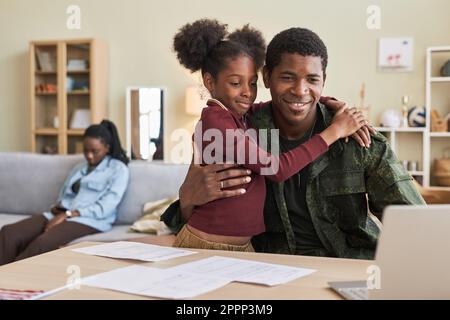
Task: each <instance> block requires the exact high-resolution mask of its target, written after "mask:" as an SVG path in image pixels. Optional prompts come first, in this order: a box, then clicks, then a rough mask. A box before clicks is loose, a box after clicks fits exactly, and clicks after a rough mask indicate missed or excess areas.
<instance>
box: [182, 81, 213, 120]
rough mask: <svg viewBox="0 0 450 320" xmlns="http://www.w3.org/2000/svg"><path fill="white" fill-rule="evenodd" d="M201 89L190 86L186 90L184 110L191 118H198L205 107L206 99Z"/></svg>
mask: <svg viewBox="0 0 450 320" xmlns="http://www.w3.org/2000/svg"><path fill="white" fill-rule="evenodd" d="M202 93H203V92H202V91H201V88H199V87H198V86H190V87H187V88H186V96H185V108H186V113H187V114H189V115H192V116H199V115H201V113H202V109H203V107H205V106H206V102H207V101H208V97H205V95H204V94H202Z"/></svg>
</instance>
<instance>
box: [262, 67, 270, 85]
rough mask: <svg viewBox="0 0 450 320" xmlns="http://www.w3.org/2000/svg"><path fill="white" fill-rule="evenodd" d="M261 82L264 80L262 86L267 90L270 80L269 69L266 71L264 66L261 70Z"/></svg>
mask: <svg viewBox="0 0 450 320" xmlns="http://www.w3.org/2000/svg"><path fill="white" fill-rule="evenodd" d="M262 73H263V80H264V86H265V87H266V88H267V89H269V79H270V72H269V69H267V67H266V66H264V68H263V70H262Z"/></svg>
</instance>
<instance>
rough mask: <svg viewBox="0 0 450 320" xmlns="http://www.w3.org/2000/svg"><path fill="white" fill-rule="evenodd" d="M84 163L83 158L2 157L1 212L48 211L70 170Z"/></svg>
mask: <svg viewBox="0 0 450 320" xmlns="http://www.w3.org/2000/svg"><path fill="white" fill-rule="evenodd" d="M82 159H83V156H82V155H75V156H60V155H42V154H32V153H0V212H5V213H15V214H36V213H42V212H44V211H48V210H49V208H50V206H51V205H52V204H54V203H55V201H56V200H57V198H58V194H59V189H60V188H61V187H62V185H63V183H64V180H65V179H66V177H67V175H68V174H69V172H70V170H71V169H72V168H73V167H74V166H75V164H77V163H78V162H80V161H82Z"/></svg>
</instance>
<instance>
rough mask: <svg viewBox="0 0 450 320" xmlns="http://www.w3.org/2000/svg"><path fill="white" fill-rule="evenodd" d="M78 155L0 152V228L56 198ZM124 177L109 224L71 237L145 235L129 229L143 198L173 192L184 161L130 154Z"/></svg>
mask: <svg viewBox="0 0 450 320" xmlns="http://www.w3.org/2000/svg"><path fill="white" fill-rule="evenodd" d="M81 161H83V156H82V155H43V154H33V153H4V152H3V153H2V152H0V228H1V227H2V226H4V225H6V224H10V223H14V222H17V221H19V220H22V219H24V218H26V217H28V216H29V215H32V214H39V213H42V212H45V211H48V210H49V208H50V207H51V206H52V204H54V203H55V202H56V200H57V197H58V194H59V190H60V188H61V187H62V185H63V183H64V181H65V179H66V177H67V175H68V174H69V172H70V170H71V169H72V168H73V167H74V166H75V165H76V164H77V163H79V162H81ZM128 167H129V170H130V180H129V185H128V189H127V191H126V193H125V195H124V197H123V199H122V201H121V203H120V205H119V208H118V217H117V220H116V222H115V223H114V225H113V228H112V230H110V231H108V232H105V233H98V234H94V235H89V236H86V237H82V238H79V239H76V240H75V241H73V242H72V243H76V242H81V241H99V242H109V241H120V240H130V239H133V238H139V237H143V236H146V234H143V233H130V232H129V228H130V226H131V225H132V224H133V223H134V222H135V221H136V220H137V219H139V217H140V216H141V214H142V209H143V206H144V204H145V203H147V202H151V201H156V200H160V199H165V198H169V197H173V196H176V195H177V194H178V189H179V187H180V185H181V183H182V182H183V180H184V177H185V176H186V172H187V169H188V165H177V164H167V163H163V162H158V161H153V162H148V161H141V160H133V161H130V163H129V164H128Z"/></svg>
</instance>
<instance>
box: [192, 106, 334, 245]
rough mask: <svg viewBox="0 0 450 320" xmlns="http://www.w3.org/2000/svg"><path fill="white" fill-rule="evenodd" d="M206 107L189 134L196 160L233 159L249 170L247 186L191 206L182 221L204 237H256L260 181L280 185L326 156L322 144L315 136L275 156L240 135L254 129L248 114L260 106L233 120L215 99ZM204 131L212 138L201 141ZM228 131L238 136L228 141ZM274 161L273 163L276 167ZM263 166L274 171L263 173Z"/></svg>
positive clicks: (259, 219)
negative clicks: (212, 137) (184, 219)
mask: <svg viewBox="0 0 450 320" xmlns="http://www.w3.org/2000/svg"><path fill="white" fill-rule="evenodd" d="M207 105H208V106H207V107H206V108H204V109H203V111H202V114H201V118H200V121H199V123H198V124H197V127H196V133H195V134H194V144H195V145H196V146H197V151H199V152H200V154H201V155H202V158H201V159H200V161H201V162H202V163H203V164H210V163H211V161H212V162H215V163H218V162H221V163H225V162H226V160H227V159H228V160H229V159H230V158H231V159H234V160H235V161H234V162H237V163H240V164H241V165H242V166H243V167H245V168H247V169H250V170H251V171H252V173H251V175H250V177H251V182H250V183H249V184H248V186H247V191H246V193H244V194H242V195H239V196H235V197H230V198H225V199H219V200H215V201H212V202H209V203H207V204H204V205H201V206H197V207H195V208H194V210H193V214H192V216H191V217H190V219H189V222H188V223H189V225H191V226H193V227H194V228H197V229H199V230H201V231H203V232H206V233H209V234H216V235H224V236H253V235H257V234H259V233H261V232H264V230H265V226H264V216H263V209H264V201H265V196H266V185H265V181H264V178H265V177H266V178H268V179H270V180H273V181H276V182H281V181H284V180H286V179H288V178H289V177H291V176H292V175H294V174H296V173H297V172H298V171H300V170H301V169H302V168H304V167H305V166H307V165H308V164H309V163H310V162H312V161H314V160H315V159H316V158H317V157H319V156H320V155H321V154H323V153H324V152H326V151H327V150H328V146H327V144H326V142H325V141H324V140H323V139H322V137H321V136H320V135H318V134H316V135H314V136H313V137H312V138H311V139H309V140H308V141H307V142H305V143H303V144H301V145H300V146H298V147H297V148H294V149H292V150H290V151H288V152H285V153H282V154H280V155H279V156H275V155H271V154H270V153H268V152H267V151H265V150H263V149H262V148H260V147H259V146H258V143H257V140H255V139H253V138H252V136H251V135H243V134H242V133H243V132H246V130H248V129H254V128H253V127H252V124H251V123H250V120H249V117H248V116H249V115H251V114H252V113H253V112H254V111H255V110H256V109H258V108H261V107H264V104H262V103H261V104H256V105H253V106H252V108H251V110H250V111H249V112H248V113H247V114H246V115H245V116H239V115H238V114H236V113H234V112H233V111H232V110H229V109H227V108H225V106H223V105H222V104H221V103H220V102H219V101H217V100H215V99H210V100H208V103H207ZM200 124H201V126H200ZM209 129H213V130H212V131H210V133H212V136H214V139H211V138H210V139H208V140H207V139H205V136H204V135H205V132H206V133H207V130H209ZM231 130H235V131H234V132H236V133H238V134H236V135H235V137H234V138H232V139H231V140H230V139H226V137H227V131H228V135H229V134H230V132H231ZM236 130H237V131H236ZM239 132H240V134H239ZM200 133H201V135H200ZM218 134H220V135H221V136H222V139H220V138H219V140H217V135H218ZM229 137H230V135H229ZM210 140H212V141H210ZM227 140H228V141H227ZM212 144H214V145H212ZM255 152H257V153H258V156H255ZM208 155H212V159H209V158H211V157H209V158H208ZM197 156H198V154H197ZM197 160H198V157H197ZM217 160H219V161H217ZM274 162H278V166H277V165H276V163H274ZM269 168H274V169H278V170H268V169H269ZM268 172H269V173H268ZM261 173H263V174H264V175H261Z"/></svg>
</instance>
